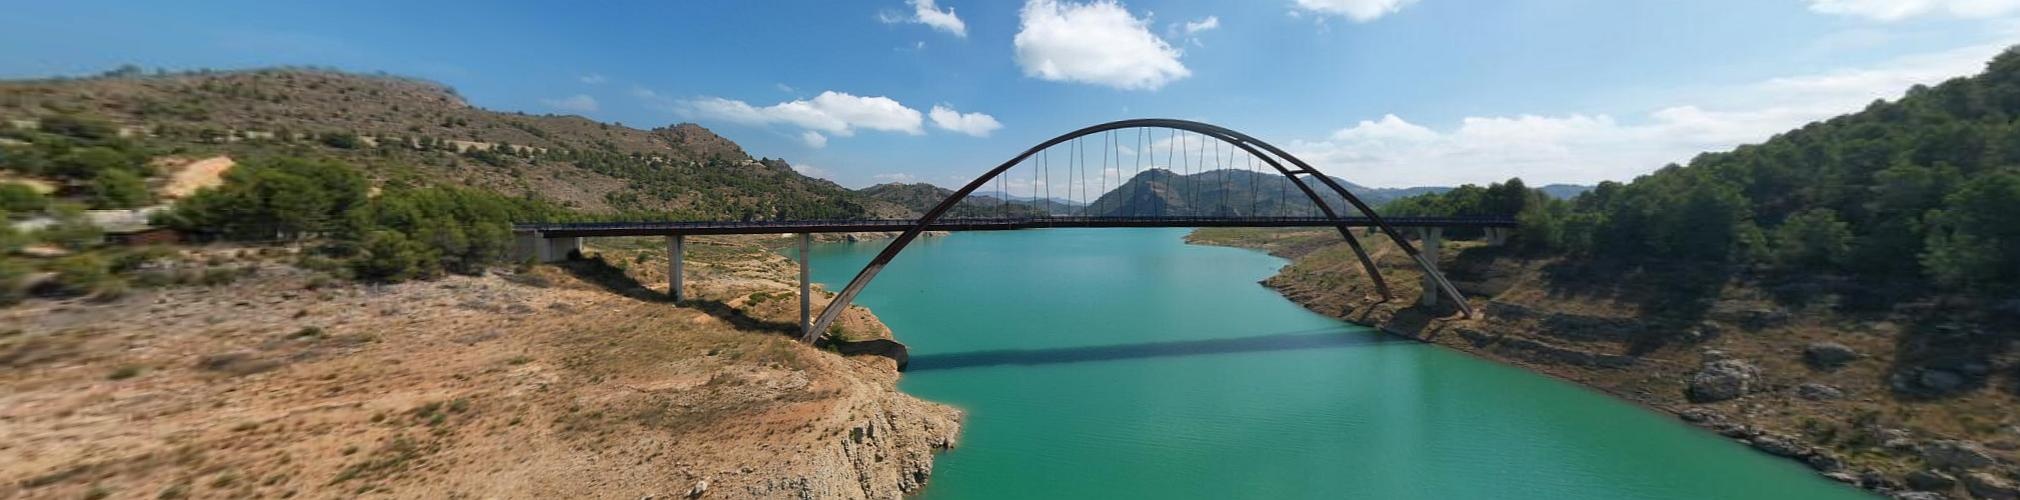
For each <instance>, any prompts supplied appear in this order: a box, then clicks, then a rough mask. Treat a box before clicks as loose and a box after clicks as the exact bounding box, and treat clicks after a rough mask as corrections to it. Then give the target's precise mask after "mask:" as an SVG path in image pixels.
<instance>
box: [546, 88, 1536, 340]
mask: <svg viewBox="0 0 2020 500" xmlns="http://www.w3.org/2000/svg"><path fill="white" fill-rule="evenodd" d="M1090 138H1093V139H1097V140H1099V142H1100V144H1099V149H1091V148H1090V147H1089V144H1088V142H1091V141H1089V140H1088V139H1090ZM1132 139H1133V142H1131V140H1132ZM1132 145H1133V147H1132ZM1090 155H1098V156H1099V157H1100V158H1099V159H1098V160H1093V161H1090V160H1089V159H1088V158H1089V156H1090ZM1160 156H1161V157H1162V160H1163V161H1162V162H1159V159H1160ZM1055 157H1056V159H1055ZM1209 163H1210V164H1209ZM1020 167H1021V168H1024V169H1025V170H1028V171H1029V174H1028V175H1026V174H1025V173H1024V171H1017V170H1016V169H1018V168H1020ZM1125 167H1127V168H1128V169H1127V170H1125ZM1090 169H1098V170H1095V171H1094V172H1089V170H1090ZM1111 181H1113V183H1112V184H1111ZM992 185H993V186H994V187H995V189H993V190H991V191H987V192H982V190H983V189H984V188H988V187H991V186H992ZM1020 190H1021V191H1023V193H1022V194H1019V193H1018V191H1020ZM1292 191H1295V193H1293V192H1292ZM1090 193H1091V194H1090ZM1061 196H1063V198H1062V197H1061ZM1349 209H1351V210H1352V212H1349V211H1348V210H1349ZM1514 226H1515V221H1514V219H1513V218H1511V217H1384V216H1382V215H1380V214H1377V213H1376V212H1375V210H1374V209H1373V207H1370V206H1369V205H1368V204H1367V203H1366V202H1363V201H1362V200H1361V199H1360V198H1359V197H1358V196H1355V195H1354V194H1353V193H1352V192H1349V191H1348V190H1347V189H1346V187H1345V186H1343V185H1341V183H1340V181H1338V180H1336V179H1334V178H1332V177H1329V176H1326V175H1324V174H1322V173H1320V172H1319V171H1318V170H1317V169H1315V168H1313V167H1312V166H1311V165H1310V164H1308V163H1305V161H1304V160H1302V159H1299V158H1298V157H1296V156H1294V155H1291V154H1290V153H1289V152H1286V151H1284V150H1283V149H1281V148H1278V147H1276V146H1274V145H1271V144H1269V143H1267V142H1263V141H1262V140H1259V139H1256V138H1255V137H1252V136H1249V135H1247V134H1244V133H1241V132H1237V131H1234V130H1231V129H1227V128H1225V127H1220V126H1217V125H1212V124H1207V123H1201V122H1196V121H1188V120H1174V119H1134V120H1121V121H1115V122H1109V123H1103V124H1099V125H1093V126H1089V127H1085V128H1082V129H1079V130H1075V131H1072V132H1068V133H1065V134H1061V135H1059V136H1057V137H1053V138H1051V139H1049V140H1046V141H1045V142H1041V143H1038V144H1037V145H1035V146H1032V147H1030V148H1028V149H1026V150H1024V151H1023V152H1022V153H1019V154H1017V155H1016V156H1014V157H1011V158H1010V159H1009V160H1007V161H1004V162H1003V163H1002V164H999V165H997V166H996V167H995V168H992V169H990V170H988V171H986V172H984V173H982V174H981V175H980V176H977V177H976V178H975V179H974V180H972V181H969V182H968V183H967V184H966V185H963V186H961V188H960V189H957V190H955V191H954V192H953V193H952V194H951V195H948V196H947V197H946V198H944V199H942V200H940V201H939V202H938V203H937V204H935V205H934V206H933V207H932V208H930V209H928V210H927V211H926V212H925V213H924V214H923V215H921V216H920V217H919V218H917V219H899V220H889V219H849V220H771V221H693V222H599V223H531V224H518V225H516V226H515V227H514V232H515V233H516V235H517V236H518V238H519V240H518V244H517V246H516V248H515V251H516V252H517V253H519V254H520V255H521V256H522V257H530V258H538V259H539V260H542V261H552V260H558V259H559V258H562V257H564V256H566V255H567V254H569V253H570V251H571V250H575V249H579V248H580V246H581V241H582V239H583V238H587V237H599V236H665V237H666V238H667V244H668V252H669V259H668V260H669V266H670V268H669V269H668V271H669V276H670V279H671V281H672V282H671V283H670V284H669V286H670V288H669V294H670V295H672V296H673V297H674V299H675V300H680V299H682V298H683V294H682V285H681V279H682V255H683V250H684V246H685V245H684V241H683V238H684V237H685V236H687V235H712V234H799V235H801V237H800V254H801V255H802V256H804V255H806V252H807V248H808V247H809V245H810V238H809V237H808V235H809V234H811V233H837V232H897V233H899V234H898V236H897V237H896V238H894V239H892V240H891V241H890V242H889V243H888V244H887V245H885V247H884V249H883V250H882V251H880V252H878V253H877V255H876V257H874V258H872V259H871V260H870V262H869V264H868V265H866V266H864V267H863V269H862V270H861V271H860V272H858V273H857V274H856V276H855V278H854V279H851V280H849V283H848V284H847V285H846V286H844V287H842V289H841V291H840V292H837V294H836V296H835V298H834V300H832V301H830V302H829V303H828V305H827V307H826V308H825V309H823V310H822V311H821V312H820V315H819V316H813V315H812V296H811V294H810V291H811V290H810V285H809V283H808V279H809V278H808V277H809V274H810V273H809V268H808V266H809V264H808V259H806V258H804V257H802V258H800V259H799V261H800V318H801V319H800V325H801V338H802V340H803V341H806V342H814V341H816V340H819V338H820V336H821V335H820V334H821V332H825V331H827V329H828V327H829V325H831V324H833V323H834V321H835V319H836V318H838V317H840V315H841V313H842V312H843V311H846V310H847V309H848V307H849V305H850V304H851V303H852V302H854V300H855V298H856V295H857V294H860V293H862V291H863V288H864V287H865V286H868V285H869V283H870V282H871V281H872V280H874V279H876V277H877V274H878V273H879V272H881V271H883V269H884V267H885V266H886V265H888V264H890V262H891V260H892V259H894V258H896V257H897V256H898V254H899V253H901V252H903V251H904V250H905V248H906V247H907V246H909V245H910V244H911V243H912V241H913V240H915V239H917V238H918V237H919V235H920V234H922V233H924V232H926V231H990V230H1015V229H1032V228H1102V227H1331V228H1334V229H1336V230H1337V231H1338V232H1339V234H1340V236H1341V237H1342V238H1344V239H1345V241H1346V243H1347V247H1348V248H1349V249H1351V250H1353V252H1354V255H1355V257H1357V258H1358V259H1359V261H1360V264H1361V268H1362V269H1363V270H1365V271H1366V272H1367V273H1368V276H1369V278H1370V279H1371V281H1372V282H1373V283H1374V284H1375V287H1376V290H1377V291H1378V292H1379V293H1381V294H1382V295H1383V296H1384V297H1389V298H1393V297H1391V294H1390V291H1389V287H1388V283H1387V282H1386V281H1385V280H1384V279H1383V278H1382V275H1381V271H1380V270H1379V269H1377V268H1376V267H1375V262H1374V259H1373V258H1372V257H1370V256H1369V255H1368V252H1367V250H1366V249H1365V248H1363V247H1362V245H1361V243H1360V241H1359V240H1357V239H1355V237H1354V235H1353V233H1352V229H1353V228H1365V229H1366V230H1368V231H1370V232H1373V233H1378V234H1381V235H1384V236H1386V237H1387V238H1389V240H1390V241H1392V242H1393V243H1395V245H1396V247H1397V248H1399V249H1401V250H1402V251H1403V253H1404V254H1406V255H1407V256H1408V257H1409V258H1410V259H1411V260H1413V261H1414V262H1415V263H1416V264H1417V267H1418V268H1419V269H1421V270H1422V271H1423V277H1424V287H1423V290H1424V292H1423V295H1422V296H1421V297H1420V299H1419V300H1420V301H1422V302H1423V303H1424V304H1426V305H1430V304H1435V303H1437V302H1438V300H1439V299H1440V298H1441V297H1442V298H1444V299H1447V300H1451V301H1452V303H1453V305H1455V306H1456V307H1457V308H1458V309H1459V311H1460V312H1461V313H1462V314H1465V315H1466V316H1468V317H1470V316H1472V314H1473V310H1472V307H1471V306H1470V305H1469V304H1467V302H1466V300H1465V299H1464V298H1463V297H1462V296H1461V295H1460V294H1459V291H1458V289H1457V288H1455V287H1453V286H1452V283H1451V282H1450V281H1448V280H1446V279H1445V276H1444V275H1443V274H1442V273H1440V272H1439V271H1438V269H1437V265H1436V255H1437V254H1436V252H1437V247H1438V245H1439V241H1440V238H1441V232H1442V230H1444V229H1448V228H1478V229H1482V230H1484V231H1485V232H1486V234H1487V235H1488V239H1489V240H1490V241H1491V242H1499V241H1501V240H1502V239H1503V238H1505V235H1506V233H1507V231H1508V230H1509V229H1510V228H1513V227H1514ZM1404 229H1408V230H1412V231H1413V232H1415V233H1417V236H1418V237H1419V240H1420V241H1422V242H1423V244H1424V247H1425V249H1424V250H1423V251H1420V250H1419V249H1418V247H1417V245H1415V244H1412V243H1411V242H1410V240H1409V238H1406V237H1404V232H1403V230H1404ZM1427 253H1428V254H1429V256H1428V257H1427V255H1426V254H1427Z"/></svg>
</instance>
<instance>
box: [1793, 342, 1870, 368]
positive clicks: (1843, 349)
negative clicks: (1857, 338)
mask: <svg viewBox="0 0 2020 500" xmlns="http://www.w3.org/2000/svg"><path fill="white" fill-rule="evenodd" d="M1855 359H1859V352H1858V351H1854V350H1852V348H1851V347H1848V346H1846V345H1844V344H1840V343H1837V342H1816V343H1812V344H1810V345H1809V346H1807V347H1804V348H1803V362H1806V363H1809V365H1810V366H1811V367H1815V368H1817V369H1820V370H1832V369H1837V368H1838V367H1841V366H1845V363H1850V362H1852V360H1855Z"/></svg>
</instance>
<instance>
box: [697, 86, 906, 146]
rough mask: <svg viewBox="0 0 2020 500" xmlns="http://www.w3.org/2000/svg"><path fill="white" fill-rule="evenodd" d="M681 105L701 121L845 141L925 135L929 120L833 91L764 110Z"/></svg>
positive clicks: (725, 104) (703, 101) (880, 100)
mask: <svg viewBox="0 0 2020 500" xmlns="http://www.w3.org/2000/svg"><path fill="white" fill-rule="evenodd" d="M681 105H682V106H681V110H682V111H683V112H685V113H686V114H688V115H691V116H695V117H700V118H711V119H717V120H725V121H730V122H735V123H741V124H745V125H770V124H788V125H793V126H797V127H800V128H804V129H807V130H811V131H818V132H824V133H826V134H830V135H836V136H842V137H848V136H850V135H854V134H855V131H856V130H857V129H869V130H877V131H884V132H903V133H907V134H912V135H919V134H923V133H925V118H924V117H923V116H922V115H920V113H919V110H916V109H912V108H908V107H905V105H904V104H900V103H898V101H897V100H895V99H891V98H889V97H883V96H875V97H862V96H857V95H852V94H847V93H842V92H835V91H832V90H830V91H826V92H821V94H820V95H818V96H814V98H813V99H800V100H794V101H786V102H781V103H778V104H773V105H770V106H764V107H757V106H752V105H750V103H746V102H743V101H738V100H732V99H724V98H720V97H704V98H700V99H691V100H686V101H682V102H681ZM824 141H825V140H824ZM823 144H825V142H823Z"/></svg>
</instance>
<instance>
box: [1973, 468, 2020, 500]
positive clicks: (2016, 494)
mask: <svg viewBox="0 0 2020 500" xmlns="http://www.w3.org/2000/svg"><path fill="white" fill-rule="evenodd" d="M1964 490H1965V491H1969V492H1971V495H1972V496H1976V497H1978V498H1990V499H1994V500H2014V499H2020V487H2016V486H2014V485H2013V482H2012V481H2008V480H2006V478H2003V477H1999V476H1995V475H1992V474H1991V473H1989V472H1973V473H1970V474H1965V475H1964Z"/></svg>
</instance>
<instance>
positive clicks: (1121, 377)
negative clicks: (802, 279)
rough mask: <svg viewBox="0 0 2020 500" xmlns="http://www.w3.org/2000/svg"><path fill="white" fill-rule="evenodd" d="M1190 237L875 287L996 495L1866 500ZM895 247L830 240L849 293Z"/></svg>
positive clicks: (1001, 240) (1044, 244) (926, 242)
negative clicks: (1371, 318) (1402, 336)
mask: <svg viewBox="0 0 2020 500" xmlns="http://www.w3.org/2000/svg"><path fill="white" fill-rule="evenodd" d="M1185 234H1186V230H1173V229H1141V230H1137V229H1117V230H1088V229H1064V230H1044V231H1012V232H990V233H960V234H955V235H953V236H949V237H944V238H928V239H922V240H920V241H918V242H916V243H915V244H913V245H912V246H911V247H910V248H908V249H906V251H905V253H904V254H902V255H900V256H899V257H898V259H897V260H896V261H895V262H894V263H893V264H892V265H891V266H890V267H889V268H888V269H886V270H885V271H884V272H883V274H882V275H880V276H879V277H878V278H877V281H876V282H874V283H872V284H871V285H870V287H869V288H868V289H866V290H865V291H864V293H863V294H862V296H861V297H860V299H859V300H858V301H857V302H858V303H860V304H862V305H865V306H869V307H870V308H872V309H874V310H875V311H876V313H877V315H878V316H879V317H881V318H883V320H884V322H885V323H888V324H889V325H890V326H891V328H892V329H893V330H894V331H895V332H896V333H897V336H898V338H899V340H902V341H903V342H905V343H906V344H909V345H910V346H911V348H912V364H911V370H910V371H909V372H907V373H906V374H905V376H904V379H903V382H902V383H901V388H902V389H904V390H905V391H906V392H908V393H911V394H914V395H917V396H919V397H922V398H925V399H928V400H931V401H937V402H942V403H947V404H952V405H955V406H958V407H961V408H963V409H965V410H967V411H968V420H967V423H966V428H965V429H964V432H963V434H962V436H961V441H960V443H959V447H958V448H957V449H955V450H953V451H951V452H948V453H945V454H943V455H941V456H940V457H939V460H938V461H937V462H936V467H935V473H934V475H933V477H932V479H931V481H930V482H929V485H928V487H927V488H926V490H925V492H924V493H923V497H925V498H931V499H973V498H1214V499H1220V498H1549V499H1561V498H1609V499H1610V498H1764V499H1765V498H1774V499H1789V498H1863V497H1864V495H1863V493H1861V492H1859V491H1857V490H1854V489H1851V488H1848V487H1844V486H1841V485H1838V484H1836V483H1832V482H1829V481H1827V480H1824V479H1822V478H1819V477H1817V476H1816V475H1815V474H1813V473H1811V472H1810V471H1809V470H1808V469H1806V468H1803V467H1801V466H1799V465H1796V464H1794V463H1792V462H1789V461H1786V460H1782V459H1776V458H1772V457H1768V456H1766V455H1763V454H1760V453H1757V452H1754V451H1753V450H1750V449H1747V448H1744V447H1742V446H1739V445H1737V444H1734V443H1731V442H1729V441H1726V440H1724V439H1721V438H1718V437H1716V436H1713V435H1710V434H1708V433H1704V432H1701V431H1698V430H1695V429H1692V428H1689V427H1687V426H1685V425H1683V424H1681V423H1679V422H1677V421H1676V420H1675V419H1674V418H1671V417H1668V416H1664V415H1660V414H1656V413H1653V412H1650V411H1647V410H1645V409H1642V408H1639V407H1635V406H1633V405H1629V404H1626V403H1623V402H1620V401H1616V400H1614V399H1611V398H1608V397H1606V396H1604V395H1601V394H1598V393H1595V392H1592V391H1588V390H1585V389H1583V388H1580V387H1578V386H1575V385H1572V384H1569V383H1566V382H1562V381H1558V380H1555V379H1551V378H1548V377H1544V376H1540V375H1535V374H1531V373H1528V372H1525V371H1522V370H1520V369H1516V368H1511V367H1508V366H1503V365H1500V364H1496V363H1493V362H1489V361H1484V360H1480V359H1477V358H1473V357H1470V356H1467V355H1465V354H1460V353H1456V352H1452V351H1449V350H1445V349H1442V348H1438V347H1435V346H1428V345H1422V344H1417V343H1414V342H1406V341H1395V340H1391V339H1390V338H1389V337H1386V336H1383V335H1380V334H1377V333H1374V332H1372V331H1369V330H1367V329H1364V328H1360V327H1356V326H1353V325H1349V324H1346V323H1342V322H1339V321H1336V320H1333V319H1331V318H1327V317H1324V316H1320V315H1318V314H1314V313H1311V312H1309V311H1306V310H1304V309H1303V308H1300V307H1298V306H1297V305H1296V304H1293V303H1291V302H1290V301H1288V300H1285V299H1283V298H1282V297H1280V296H1278V295H1277V294H1276V293H1275V292H1272V291H1270V290H1268V289H1266V288H1263V287H1262V286H1260V285H1258V284H1257V283H1256V282H1257V281H1259V280H1261V279H1263V278H1265V277H1268V276H1270V275H1271V274H1273V273H1275V271H1276V269H1277V268H1278V267H1280V266H1282V265H1283V264H1284V261H1283V260H1281V259H1277V258H1275V257H1271V256H1268V255H1265V254H1263V253H1260V252H1254V251H1249V250H1241V249H1233V248H1220V247H1202V246H1192V245H1186V244H1184V243H1183V242H1182V240H1181V238H1182V237H1183V236H1184V235H1185ZM882 246H883V244H882V242H870V243H856V244H833V245H822V246H819V247H816V248H815V250H814V252H813V255H812V258H813V262H814V279H815V281H817V282H820V283H823V284H825V285H826V286H828V287H829V289H839V288H840V287H841V285H842V284H844V283H847V281H848V279H849V278H851V277H853V276H854V275H855V273H856V271H857V270H859V269H860V268H861V266H862V264H863V263H865V262H868V261H869V259H870V257H871V256H872V255H874V254H875V253H876V252H877V250H879V249H881V247H882Z"/></svg>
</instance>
